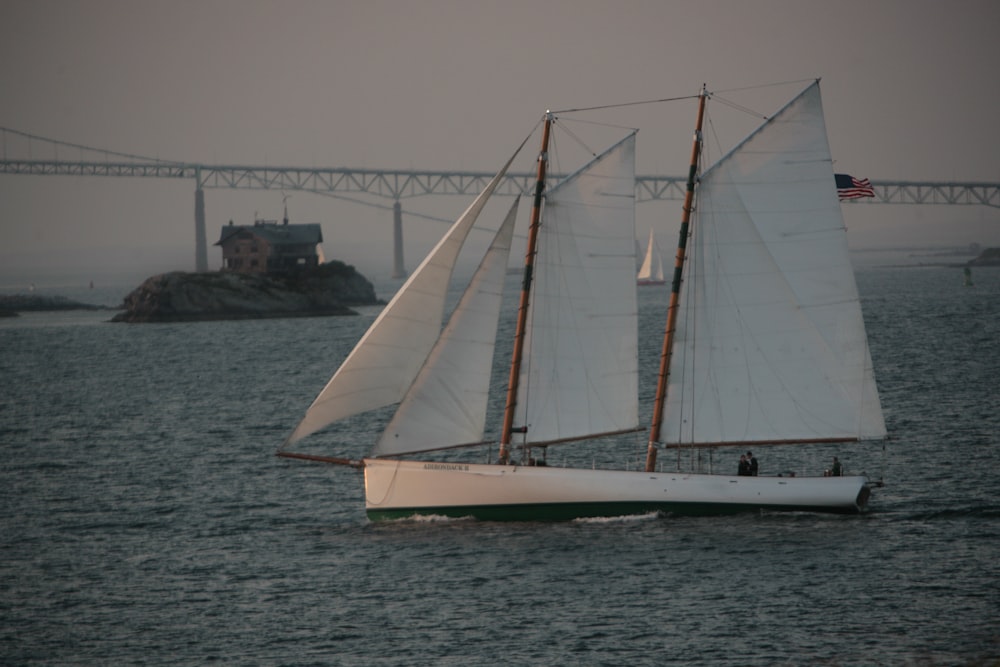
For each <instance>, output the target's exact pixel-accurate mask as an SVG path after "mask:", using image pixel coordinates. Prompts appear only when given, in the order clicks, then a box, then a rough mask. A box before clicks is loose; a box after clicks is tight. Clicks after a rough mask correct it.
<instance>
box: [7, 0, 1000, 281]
mask: <svg viewBox="0 0 1000 667" xmlns="http://www.w3.org/2000/svg"><path fill="white" fill-rule="evenodd" d="M998 28H1000V4H998V3H995V2H992V1H991V0H957V1H955V2H951V3H940V2H934V1H929V0H916V1H910V0H885V1H876V2H861V1H859V0H844V1H841V2H838V3H829V2H821V1H818V0H753V1H750V2H744V1H739V0H710V1H702V2H694V1H677V2H661V1H636V0H615V1H611V0H609V1H593V0H579V1H577V0H483V1H477V2H465V1H463V0H421V1H414V2H404V1H402V0H343V1H333V2H320V1H308V2H307V1H300V2H277V1H270V2H268V1H261V0H247V1H242V0H208V1H207V2H197V1H193V0H182V1H181V2H173V1H171V2H165V1H151V2H143V3H134V2H130V1H128V0H90V1H87V2H84V1H82V0H78V1H64V0H40V1H39V0H5V2H3V3H2V4H0V91H3V92H2V93H0V126H2V127H8V128H13V129H16V130H19V131H21V132H26V133H30V134H34V135H38V136H44V137H52V138H56V139H61V140H64V141H67V142H72V143H76V144H81V145H85V146H93V147H99V148H104V149H109V150H113V151H120V152H123V153H130V154H135V155H142V156H148V157H154V158H162V159H169V160H176V161H186V162H201V163H208V164H252V165H293V166H330V167H366V168H385V169H439V170H471V171H492V170H495V169H497V168H498V167H499V166H500V165H501V164H502V163H503V161H504V160H506V159H507V157H509V155H510V153H511V152H512V150H513V148H514V147H515V146H516V145H517V144H518V143H519V142H520V141H521V139H523V138H524V136H525V135H526V134H527V133H528V131H529V130H530V129H531V127H532V126H533V125H534V124H535V123H536V122H537V120H538V119H539V118H540V116H541V114H542V112H543V111H545V110H546V109H547V108H552V109H559V108H575V107H580V106H594V105H602V104H611V103H619V102H625V101H632V100H648V99H658V98H664V97H675V96H683V95H693V94H696V93H697V92H698V90H699V88H700V86H701V84H702V83H703V82H707V83H708V85H709V88H710V90H732V91H733V92H732V94H727V98H729V99H733V100H734V101H738V102H740V103H741V104H745V105H747V106H750V107H752V108H754V109H755V110H756V111H759V112H760V113H764V114H767V113H771V112H773V111H774V110H776V109H777V108H778V107H780V106H781V104H783V103H784V102H786V101H787V100H788V99H789V98H790V97H791V96H792V95H794V94H795V93H797V92H798V91H799V90H800V89H801V88H803V87H804V86H805V85H806V83H805V82H806V81H807V80H810V79H814V78H821V79H822V88H823V98H824V103H825V107H826V114H827V124H828V131H829V136H830V144H831V148H832V151H833V155H834V158H835V161H836V164H835V169H836V170H837V171H843V172H847V173H851V174H853V175H855V176H866V177H869V178H872V179H873V180H877V179H879V178H883V179H892V180H897V179H899V180H931V181H943V180H948V181H974V182H997V181H1000V150H998V149H1000V124H998V123H997V121H996V112H997V110H998V109H1000V80H998V78H997V76H996V73H995V69H996V63H998V62H1000V41H998V40H997V38H996V32H997V30H998ZM773 82H797V83H791V84H788V85H787V86H779V87H775V88H769V89H763V91H752V92H747V91H744V92H742V93H741V92H738V91H736V90H735V89H738V88H744V87H748V86H756V85H761V84H767V83H773ZM609 120H610V119H609ZM613 120H614V122H616V123H620V124H622V125H626V126H630V127H638V128H640V132H639V138H638V146H639V147H638V165H637V170H638V172H639V173H640V174H683V173H684V172H685V171H686V161H687V158H688V155H689V151H690V136H691V130H692V128H693V121H694V106H693V104H692V103H677V104H672V105H657V106H656V107H652V106H650V107H645V106H644V107H636V108H635V109H632V110H630V111H628V112H623V113H621V114H619V115H616V116H614V117H613ZM754 122H756V121H754ZM719 127H720V128H721V127H722V123H721V121H720V123H719ZM750 127H752V125H751V126H750ZM747 129H749V128H747ZM713 130H714V127H713ZM719 131H720V132H724V131H725V130H722V129H720V130H719ZM737 138H739V137H738V136H733V137H731V138H730V137H727V139H728V140H730V141H735V140H736V139H737ZM3 150H4V152H5V154H10V155H11V156H12V157H13V156H16V157H25V156H26V155H25V154H26V152H28V151H32V153H31V155H32V157H35V158H37V159H53V158H56V157H58V158H59V159H73V158H78V159H79V158H80V155H79V154H70V153H73V151H67V150H64V149H61V151H62V152H61V153H60V154H59V155H58V156H57V155H51V154H45V153H46V152H49V153H50V152H51V148H49V147H47V146H44V145H42V144H39V143H38V142H35V143H34V145H31V143H30V142H26V140H24V139H23V138H20V137H17V136H14V135H11V134H10V133H6V134H5V135H4V146H3ZM536 150H537V148H536V147H535V146H532V145H530V144H529V146H528V147H526V149H525V154H526V155H528V158H527V162H526V163H525V162H524V161H522V163H521V166H520V167H515V168H516V169H518V168H519V169H520V170H527V169H529V168H530V162H531V160H533V159H534V152H535V151H536ZM92 157H93V155H88V156H87V158H86V159H91V158H92ZM285 194H291V197H290V198H289V199H288V201H287V204H288V207H289V213H290V216H291V218H292V221H293V222H320V223H322V224H323V232H324V238H325V243H324V252H325V254H326V257H327V258H328V259H329V258H336V259H341V260H343V261H346V262H348V263H350V264H354V265H355V266H357V267H358V268H359V269H360V270H361V271H362V272H363V273H365V274H366V275H369V276H379V275H383V276H384V275H388V272H389V271H390V269H391V262H392V258H391V248H392V245H391V234H392V225H391V223H392V214H391V212H390V211H386V210H380V209H375V208H371V207H367V206H362V205H359V204H356V203H351V202H347V201H343V200H338V199H334V198H330V197H323V196H320V195H315V194H310V193H306V192H294V193H285ZM205 199H206V218H207V235H208V242H209V243H210V244H211V243H213V242H214V241H216V240H217V238H218V233H219V229H220V227H221V226H222V225H224V224H227V223H228V222H229V221H230V220H234V221H236V222H237V223H249V222H251V221H252V220H253V218H254V215H255V213H256V214H257V215H259V216H261V217H264V218H280V217H281V215H282V193H281V192H278V191H246V190H241V191H233V190H215V189H210V190H206V192H205ZM470 199H471V198H469V199H467V198H464V197H455V196H452V197H435V198H423V199H421V198H417V199H411V200H406V201H404V202H403V205H404V210H406V211H413V212H416V213H421V214H426V215H430V216H437V217H443V218H449V217H453V216H454V215H457V214H458V213H459V212H460V211H461V210H462V209H464V208H465V206H467V205H468V203H469V201H470ZM370 201H374V200H370ZM379 203H381V204H383V205H386V204H391V202H379ZM523 208H525V205H524V204H523V203H522V209H523ZM193 211H194V183H192V182H189V181H172V180H165V179H125V178H98V177H48V176H46V177H42V176H11V175H0V230H2V234H3V236H2V238H3V241H2V244H0V276H2V280H0V282H2V283H4V284H7V283H8V282H10V281H11V280H15V279H16V280H20V281H23V282H25V283H27V282H30V281H31V280H33V276H35V275H42V274H52V273H60V272H62V273H77V274H80V275H86V274H87V273H91V274H95V275H96V274H104V275H107V274H112V273H123V274H124V273H129V274H135V275H136V276H147V275H152V274H154V273H158V272H161V271H165V270H174V269H179V270H193V268H194V213H193ZM679 211H680V203H679V202H665V203H658V204H641V205H640V207H639V218H638V220H637V233H638V236H640V237H641V238H644V237H645V234H646V233H647V232H646V230H647V228H648V227H649V226H653V227H654V229H656V232H657V236H658V238H659V239H660V245H661V248H664V247H667V246H668V245H669V243H670V242H672V241H674V240H675V239H676V228H677V223H678V221H679V217H680V215H679ZM844 215H845V218H846V220H847V224H848V227H849V234H848V236H849V241H850V244H851V246H852V248H870V247H889V246H899V245H906V246H913V245H928V246H940V245H953V246H961V245H967V244H969V243H972V242H978V243H981V244H983V245H1000V210H998V209H990V208H986V207H973V206H890V205H879V206H866V205H855V206H845V207H844ZM496 222H497V223H498V222H499V220H497V221H496ZM404 224H405V238H406V260H407V268H408V269H412V268H414V267H415V266H416V264H417V263H418V262H419V260H420V258H421V257H422V256H423V254H424V253H425V252H426V251H427V249H429V247H430V246H431V245H432V244H433V243H434V242H435V241H436V240H437V238H438V237H439V236H440V234H441V233H442V232H443V231H444V229H445V226H444V224H443V223H440V222H434V221H430V220H426V219H423V218H417V217H408V218H404ZM493 224H496V223H493ZM218 264H219V252H218V248H216V247H210V248H209V266H210V267H211V268H216V267H218Z"/></svg>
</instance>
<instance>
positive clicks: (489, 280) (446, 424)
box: [372, 200, 518, 456]
mask: <svg viewBox="0 0 1000 667" xmlns="http://www.w3.org/2000/svg"><path fill="white" fill-rule="evenodd" d="M517 203H518V200H515V201H514V204H513V205H512V206H511V208H510V211H509V212H508V213H507V217H506V219H505V220H504V222H503V224H502V225H501V226H500V229H499V230H498V231H497V234H496V236H495V237H494V239H493V243H492V244H491V245H490V248H489V250H488V251H487V253H486V256H485V257H483V261H482V262H481V263H480V265H479V268H478V270H477V271H476V273H475V275H474V276H473V277H472V280H471V281H470V283H469V286H468V287H467V288H466V291H465V293H464V294H463V295H462V299H461V300H460V301H459V303H458V306H456V307H455V311H454V312H453V313H452V316H451V319H450V320H449V321H448V324H447V326H445V328H444V331H443V332H442V334H441V337H440V338H439V339H438V341H437V344H436V345H435V346H434V349H433V350H431V353H430V355H429V356H428V357H427V363H426V364H425V365H424V367H423V368H422V369H421V370H420V373H419V374H418V375H417V378H416V380H414V382H413V386H412V387H410V389H409V391H408V392H407V393H406V397H405V398H404V399H403V402H402V403H401V404H400V406H399V409H398V410H396V414H395V415H394V416H393V418H392V420H391V421H390V422H389V425H388V426H387V427H386V429H385V431H384V432H383V433H382V437H381V438H380V439H379V441H378V443H377V444H376V445H375V448H374V450H373V452H372V453H373V455H374V456H391V455H396V454H407V453H411V452H419V451H428V450H432V449H441V448H445V447H450V446H454V445H460V444H468V443H473V442H481V441H482V439H483V434H484V431H485V426H486V406H487V403H488V398H489V389H490V371H491V370H492V368H493V351H494V347H495V344H496V337H497V323H498V320H499V318H500V303H501V301H502V299H503V283H504V278H505V276H506V273H507V258H508V257H509V256H510V242H511V238H512V237H513V235H514V222H515V220H516V219H517Z"/></svg>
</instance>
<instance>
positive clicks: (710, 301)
mask: <svg viewBox="0 0 1000 667" xmlns="http://www.w3.org/2000/svg"><path fill="white" fill-rule="evenodd" d="M833 183H834V180H833V168H832V160H831V156H830V148H829V145H828V143H827V136H826V127H825V123H824V118H823V110H822V105H821V100H820V92H819V85H818V83H816V84H813V85H811V86H810V87H809V88H807V89H806V90H805V91H804V92H803V93H802V94H801V95H799V96H798V97H797V98H796V99H794V100H792V102H790V103H789V104H788V105H786V106H785V108H783V109H782V110H781V111H779V112H778V113H777V114H776V115H774V116H773V117H772V118H771V119H769V120H768V121H767V122H766V123H765V124H764V125H762V126H761V127H760V128H759V129H758V130H757V132H755V133H754V134H752V135H751V136H750V137H749V138H748V139H747V140H745V141H744V142H743V143H742V144H740V145H739V146H737V147H736V148H735V149H734V150H733V151H732V152H730V153H729V154H728V155H726V156H725V157H724V158H722V159H721V160H720V161H719V162H718V163H716V165H715V166H713V167H712V168H711V169H710V170H708V171H706V172H705V173H704V174H703V176H702V178H701V184H700V189H699V190H698V204H697V207H696V211H697V222H696V224H695V225H694V227H693V230H694V231H693V234H692V237H691V243H692V250H691V251H690V255H689V261H688V262H687V263H686V264H685V271H684V282H683V290H684V291H683V294H682V297H681V304H682V306H681V310H680V312H679V313H678V325H677V333H676V342H675V348H674V354H673V357H672V361H671V367H670V386H669V390H668V392H667V408H666V410H667V417H666V420H665V422H664V427H663V431H662V434H663V440H664V441H666V442H671V443H677V442H684V443H688V442H694V443H719V442H768V441H770V442H774V441H782V442H784V441H794V440H823V439H851V438H875V437H883V436H884V435H885V434H886V430H885V423H884V420H883V417H882V410H881V406H880V404H879V399H878V393H877V391H876V386H875V379H874V374H873V371H872V363H871V357H870V354H869V351H868V346H867V338H866V335H865V327H864V321H863V320H862V314H861V307H860V301H859V298H858V291H857V287H856V285H855V282H854V272H853V269H852V267H851V262H850V256H849V254H848V248H847V237H846V228H845V225H844V221H843V218H842V216H841V211H840V204H839V202H838V200H837V192H836V190H835V188H834V187H833Z"/></svg>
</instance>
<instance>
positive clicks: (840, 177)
mask: <svg viewBox="0 0 1000 667" xmlns="http://www.w3.org/2000/svg"><path fill="white" fill-rule="evenodd" d="M833 176H834V178H836V179H837V194H838V195H839V196H840V200H841V201H843V200H845V199H860V198H861V197H874V196H875V190H874V189H872V184H871V181H869V180H868V179H867V178H854V177H853V176H851V175H850V174H834V175H833Z"/></svg>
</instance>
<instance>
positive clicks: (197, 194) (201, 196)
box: [194, 181, 208, 273]
mask: <svg viewBox="0 0 1000 667" xmlns="http://www.w3.org/2000/svg"><path fill="white" fill-rule="evenodd" d="M200 183H201V182H200V181H199V186H198V189H196V190H195V191H194V270H195V271H197V272H199V273H204V272H205V271H208V245H207V242H206V240H205V191H204V190H202V189H201V185H200Z"/></svg>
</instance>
